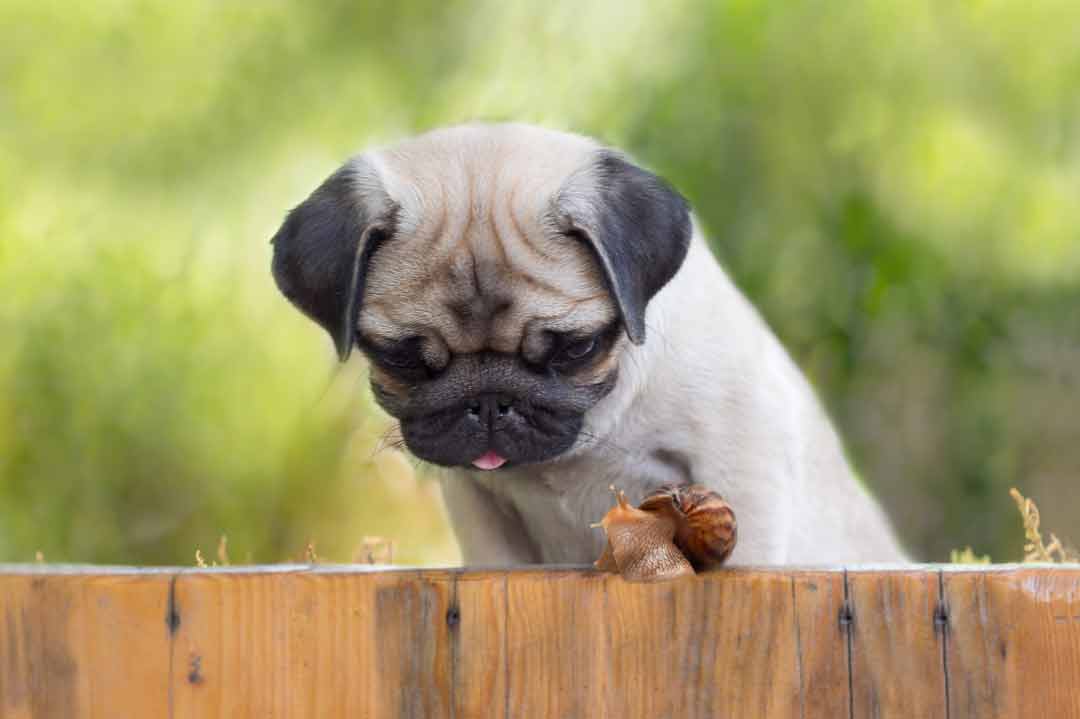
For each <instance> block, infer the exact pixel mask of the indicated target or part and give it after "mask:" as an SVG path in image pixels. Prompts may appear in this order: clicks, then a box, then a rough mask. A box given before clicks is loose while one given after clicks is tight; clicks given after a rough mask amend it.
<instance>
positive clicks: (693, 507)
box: [640, 484, 739, 571]
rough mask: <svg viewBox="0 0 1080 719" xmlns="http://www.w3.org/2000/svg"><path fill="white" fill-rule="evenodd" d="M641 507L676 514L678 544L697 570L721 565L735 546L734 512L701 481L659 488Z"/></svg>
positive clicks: (736, 536) (737, 531) (736, 527)
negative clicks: (701, 483)
mask: <svg viewBox="0 0 1080 719" xmlns="http://www.w3.org/2000/svg"><path fill="white" fill-rule="evenodd" d="M640 508H641V509H642V510H644V511H646V512H654V513H656V514H659V515H665V516H670V517H673V518H674V521H675V546H676V547H678V548H679V549H680V550H682V553H683V554H685V555H686V558H687V559H689V560H690V564H691V565H693V567H694V569H696V570H698V571H704V570H707V569H713V568H716V567H719V566H720V565H721V564H723V563H724V562H725V561H727V558H728V557H730V556H731V552H732V550H733V549H735V543H736V542H737V541H738V536H739V527H738V523H737V522H736V520H735V512H734V511H733V510H732V509H731V505H729V504H728V503H727V502H725V501H724V499H723V498H722V497H721V496H720V495H719V494H717V493H716V492H713V491H712V490H710V489H707V488H705V487H703V486H701V485H699V484H695V485H691V486H689V487H674V488H670V487H669V488H663V489H660V490H658V491H656V492H654V493H653V494H651V495H649V496H648V497H646V498H645V501H644V502H642V503H641V505H640Z"/></svg>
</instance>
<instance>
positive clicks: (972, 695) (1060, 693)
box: [944, 568, 1080, 719]
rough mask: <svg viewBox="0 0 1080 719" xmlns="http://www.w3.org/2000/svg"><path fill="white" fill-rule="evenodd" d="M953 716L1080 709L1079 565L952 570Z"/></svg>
mask: <svg viewBox="0 0 1080 719" xmlns="http://www.w3.org/2000/svg"><path fill="white" fill-rule="evenodd" d="M944 585H945V596H946V599H947V601H948V606H949V632H948V647H947V651H946V657H947V660H948V669H949V689H950V691H949V699H950V708H951V709H952V716H953V717H954V718H959V717H963V718H966V717H986V718H988V719H989V718H991V717H1020V716H1024V717H1027V716H1039V717H1047V718H1049V717H1080V572H1077V571H1068V570H1058V569H1046V568H1043V569H1024V570H1020V571H1012V572H1001V571H988V572H946V573H945V575H944Z"/></svg>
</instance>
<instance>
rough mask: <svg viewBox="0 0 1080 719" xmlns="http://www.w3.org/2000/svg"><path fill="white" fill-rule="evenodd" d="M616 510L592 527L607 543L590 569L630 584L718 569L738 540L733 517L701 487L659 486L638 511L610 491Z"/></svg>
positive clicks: (726, 505) (621, 495)
mask: <svg viewBox="0 0 1080 719" xmlns="http://www.w3.org/2000/svg"><path fill="white" fill-rule="evenodd" d="M611 490H612V492H614V493H615V499H616V506H615V507H613V508H612V509H611V510H609V511H608V513H607V514H606V515H604V518H603V519H602V520H601V521H600V522H599V523H598V524H595V525H593V526H599V527H603V529H604V531H605V532H606V533H607V539H608V541H607V544H606V545H605V547H604V552H603V554H601V555H600V558H599V559H598V560H597V561H596V562H595V566H596V567H597V568H598V569H600V570H603V571H610V572H619V573H620V574H621V575H622V576H623V577H624V578H625V579H628V580H631V581H657V580H663V579H673V578H675V577H679V576H684V575H687V574H693V573H694V572H695V570H696V571H705V570H708V569H713V568H715V567H718V566H720V565H721V564H723V563H724V561H726V560H727V558H728V557H729V556H731V551H732V550H733V549H734V548H735V542H736V540H737V537H738V526H737V524H736V521H735V513H734V511H733V510H732V509H731V507H730V505H728V503H727V502H725V501H724V500H723V498H721V497H720V495H718V494H717V493H715V492H713V491H711V490H709V489H706V488H705V487H702V486H700V485H693V486H689V487H672V488H663V489H660V490H657V491H656V492H653V493H652V494H650V495H649V496H648V497H646V498H645V501H643V502H642V503H641V504H640V505H639V506H638V507H637V508H634V507H632V506H631V505H630V503H629V501H627V499H626V495H625V494H623V493H622V492H621V491H618V490H616V489H615V488H614V487H612V488H611Z"/></svg>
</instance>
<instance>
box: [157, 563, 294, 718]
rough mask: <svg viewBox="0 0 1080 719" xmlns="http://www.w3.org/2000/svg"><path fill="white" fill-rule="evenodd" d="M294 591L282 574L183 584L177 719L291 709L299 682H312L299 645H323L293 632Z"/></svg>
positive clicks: (178, 610) (176, 649)
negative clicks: (298, 660) (297, 655)
mask: <svg viewBox="0 0 1080 719" xmlns="http://www.w3.org/2000/svg"><path fill="white" fill-rule="evenodd" d="M292 586H293V578H292V577H291V576H289V575H288V574H285V573H281V572H279V573H270V572H262V573H251V572H243V571H236V572H233V571H211V572H199V571H191V572H185V573H183V574H181V575H180V576H179V577H178V578H177V581H176V589H175V604H174V611H175V615H176V622H177V631H176V636H175V638H174V642H173V646H172V674H171V677H170V687H171V692H172V701H173V714H172V716H176V717H195V716H229V717H233V716H235V717H249V716H282V715H284V714H285V711H286V709H288V708H291V707H290V706H289V705H290V699H291V696H290V687H291V686H293V684H292V682H293V681H296V680H300V679H306V678H308V675H307V674H305V673H304V672H302V671H300V669H301V668H300V667H298V666H294V665H293V664H292V663H291V662H290V659H292V658H293V657H292V653H293V651H294V650H296V649H299V650H303V649H305V648H307V646H308V645H307V644H306V643H304V642H302V641H298V639H310V640H314V639H315V638H314V637H305V636H304V635H303V634H296V633H293V632H292V631H291V629H292V625H293V624H294V623H295V618H294V616H293V614H292V610H293V608H294V607H293V604H294V603H293V602H291V601H290V600H291V597H290V589H291V588H292ZM296 604H302V603H301V602H296Z"/></svg>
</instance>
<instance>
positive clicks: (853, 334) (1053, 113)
mask: <svg viewBox="0 0 1080 719" xmlns="http://www.w3.org/2000/svg"><path fill="white" fill-rule="evenodd" d="M0 23H2V24H3V25H4V26H5V27H8V28H16V29H17V31H15V32H10V33H8V36H7V38H6V41H5V43H4V44H3V45H2V46H0V288H2V291H3V301H2V302H0V332H2V334H0V337H2V338H3V339H2V340H0V559H3V560H25V559H29V558H31V557H32V556H33V553H34V551H35V550H38V549H40V550H42V551H43V552H44V553H45V556H46V558H47V559H50V560H75V561H96V562H125V563H130V562H142V563H190V562H192V561H193V555H194V549H195V547H197V546H201V547H202V548H203V551H204V553H208V552H209V550H210V549H211V548H212V547H213V546H215V544H216V542H217V537H218V535H219V534H220V533H227V534H228V535H229V538H230V542H229V547H230V551H231V553H232V557H233V560H234V561H242V560H244V559H246V558H251V559H254V560H257V561H274V560H280V559H285V558H288V557H290V556H298V555H300V554H301V553H302V552H303V548H304V546H305V545H306V543H307V542H308V541H309V540H312V539H313V540H315V542H316V544H317V547H318V550H319V555H320V556H323V557H327V558H330V559H339V560H341V559H349V558H350V556H351V553H352V552H353V551H354V549H355V548H356V547H358V546H359V545H360V544H361V543H362V538H363V536H364V535H387V536H392V537H395V538H396V539H397V540H398V551H397V555H396V556H397V558H398V559H400V560H402V561H408V562H443V561H454V560H455V558H456V550H455V549H454V547H453V543H452V539H451V537H450V535H449V533H448V531H447V530H446V528H445V526H444V525H443V521H442V518H441V514H440V510H439V505H438V502H437V491H436V488H435V486H434V483H433V482H431V481H430V480H429V479H427V478H426V477H425V476H424V475H419V476H417V475H416V474H415V473H414V472H413V471H412V469H411V468H410V466H409V465H408V464H407V463H406V461H405V460H404V459H403V458H402V457H401V456H400V455H396V454H394V453H393V452H392V451H390V452H377V451H375V450H376V449H377V447H378V446H379V445H380V442H381V435H382V433H383V432H384V431H385V429H386V427H387V422H386V420H385V418H384V417H382V416H381V415H380V414H379V413H378V412H377V411H376V410H375V409H374V408H373V406H372V404H371V400H370V396H369V394H368V392H367V389H366V382H365V379H364V368H363V367H362V366H361V363H360V362H359V361H358V360H352V361H351V362H350V363H349V364H348V365H346V366H345V367H344V368H339V367H337V366H336V363H335V361H334V358H333V355H332V351H331V347H330V344H329V342H328V340H327V339H326V338H325V337H324V336H323V334H322V332H321V330H319V329H318V328H316V327H315V326H314V325H312V324H311V323H309V322H308V321H307V320H305V319H304V318H303V317H301V316H300V315H299V313H297V312H295V311H294V310H292V309H291V308H290V307H289V306H288V305H287V304H286V303H285V301H284V300H283V299H282V298H281V297H280V296H279V295H278V294H277V292H276V290H275V289H274V288H273V285H272V282H271V280H270V277H269V273H268V263H269V247H268V245H267V240H268V238H269V237H270V236H271V235H272V234H273V232H274V230H275V229H276V227H277V225H278V223H279V222H280V220H281V218H282V217H283V215H284V212H285V211H286V210H287V209H288V208H289V207H291V206H292V205H294V204H295V203H296V202H298V201H299V200H301V199H302V198H303V197H304V196H305V195H306V193H307V192H308V191H309V190H310V189H311V188H312V187H314V186H315V184H317V183H318V182H319V181H320V180H321V179H322V178H323V177H324V176H325V175H326V174H328V173H329V172H330V171H331V170H332V169H333V168H334V167H335V166H336V165H337V163H339V162H340V161H341V160H342V159H343V158H344V157H346V156H347V155H348V154H351V153H352V152H354V151H356V150H359V149H362V148H363V147H365V146H367V145H369V144H371V143H375V142H382V141H386V140H391V139H393V138H396V137H398V136H400V135H403V134H407V133H412V132H415V131H419V130H423V129H427V128H430V127H433V126H436V125H441V124H447V123H451V122H457V121H463V120H469V119H496V120H497V119H515V120H523V121H531V122H539V123H542V124H547V125H552V126H555V127H562V128H567V129H572V130H577V131H582V132H586V133H589V134H594V135H597V136H599V137H601V138H603V139H605V140H607V141H609V142H612V143H614V144H618V145H621V146H624V147H626V148H627V149H629V150H630V151H632V152H633V153H634V154H636V155H637V156H638V157H639V158H640V159H642V160H643V161H644V162H645V163H646V164H649V165H651V166H653V167H654V168H655V169H657V170H658V171H660V172H661V173H663V174H665V175H666V176H668V177H669V178H670V179H671V180H672V181H673V182H674V183H675V184H676V185H677V186H679V187H680V188H681V189H683V191H684V192H685V193H686V194H687V195H688V197H689V198H690V199H691V201H692V203H693V204H694V206H695V209H696V211H697V213H698V216H699V218H700V219H701V220H702V222H703V224H704V226H705V227H706V228H707V230H708V231H709V232H710V235H711V237H712V239H713V240H714V244H715V247H716V250H717V253H718V255H719V256H720V257H721V259H722V260H723V261H724V263H725V264H726V266H727V267H728V268H729V269H730V271H731V273H732V274H733V276H734V277H735V279H736V280H737V282H738V283H739V284H740V285H741V286H742V287H743V288H744V289H745V290H746V291H747V292H748V293H749V295H750V296H751V297H752V298H753V299H754V300H755V302H757V303H758V305H759V306H760V307H761V308H762V311H763V313H764V314H765V316H766V317H767V319H768V320H769V321H770V323H771V324H772V325H773V326H774V327H775V328H776V329H777V332H778V333H779V335H780V336H781V338H782V339H783V340H784V341H785V343H786V344H787V345H788V347H789V348H790V349H791V350H792V352H793V353H794V355H795V356H796V358H797V359H798V360H799V362H800V363H801V364H802V366H803V367H804V368H805V369H806V370H807V372H808V373H809V374H810V376H811V378H812V379H813V381H814V382H815V384H816V385H817V387H818V388H819V391H820V392H821V394H822V396H823V397H824V399H825V401H826V403H827V404H828V406H829V408H830V410H831V412H832V414H833V416H834V417H835V418H836V420H837V423H838V424H839V425H840V428H841V430H842V432H843V434H844V436H845V438H846V440H847V443H848V446H849V449H850V451H851V453H852V455H853V458H854V459H855V461H856V463H857V465H858V466H859V468H860V471H861V474H862V475H863V476H864V478H865V480H866V481H867V483H868V484H869V485H871V486H872V487H873V488H874V490H875V491H876V492H877V493H878V494H879V496H881V497H882V499H883V500H884V501H885V502H886V504H887V506H888V507H889V509H890V512H891V514H892V515H893V516H894V517H895V518H896V519H897V522H898V524H899V526H900V527H901V530H902V533H903V534H904V536H905V538H906V540H907V541H908V543H909V544H910V545H911V546H912V547H913V548H915V549H916V550H917V552H918V553H919V554H920V555H921V556H923V557H925V558H928V559H936V560H944V559H946V558H947V557H948V550H949V549H950V548H953V547H958V546H966V545H970V546H972V547H974V548H975V550H976V551H978V552H980V553H989V554H991V555H992V556H993V557H994V558H995V559H1002V560H1004V559H1018V558H1019V556H1020V554H1021V545H1022V529H1021V527H1020V524H1019V523H1018V522H1017V521H1016V520H1015V518H1014V512H1015V510H1014V509H1013V508H1012V502H1011V500H1010V499H1009V497H1008V495H1007V489H1008V487H1009V486H1011V485H1013V484H1015V485H1017V486H1019V487H1021V489H1023V490H1024V491H1025V493H1026V494H1030V495H1032V496H1034V497H1035V498H1036V499H1037V500H1038V501H1039V504H1040V506H1041V507H1042V509H1043V515H1044V520H1045V522H1046V523H1047V525H1049V526H1055V527H1060V528H1062V532H1063V533H1064V534H1066V535H1068V534H1069V531H1068V529H1067V528H1068V527H1070V526H1076V518H1077V517H1080V494H1077V493H1076V492H1075V491H1073V486H1074V485H1075V483H1076V482H1077V480H1078V475H1080V421H1078V420H1080V410H1078V409H1077V407H1078V406H1080V401H1078V400H1080V312H1077V310H1076V307H1077V306H1078V302H1080V241H1078V240H1080V238H1078V232H1080V231H1078V229H1077V228H1078V227H1080V222H1078V220H1080V204H1078V203H1077V198H1078V197H1080V44H1078V43H1077V42H1076V37H1075V29H1076V27H1078V26H1080V6H1078V5H1077V4H1076V3H1073V2H1066V1H1057V0H1042V1H1040V2H1028V3H1019V2H1003V1H999V2H994V1H992V0H955V1H953V2H945V3H940V2H908V1H906V0H876V1H874V2H868V3H854V4H853V3H828V2H809V1H807V2H778V1H777V2H755V1H754V0H730V1H727V2H721V1H716V2H697V1H691V0H674V1H672V2H668V3H662V4H661V3H645V2H633V1H630V2H613V1H611V2H606V3H597V4H587V5H583V4H580V3H573V2H561V1H560V2H553V3H548V4H546V5H545V6H543V7H541V6H540V5H524V4H516V3H498V2H494V1H492V0H488V1H484V0H474V1H472V2H463V1H460V0H451V1H450V2H444V3H440V4H429V3H419V2H415V1H405V2H394V3H390V2H373V3H346V2H327V3H299V2H285V1H281V2H268V3H258V4H255V3H251V4H223V3H218V2H209V1H194V2H190V3H164V2H129V1H127V0H108V1H106V2H99V3H92V4H83V5H70V4H61V3H54V2H29V1H28V0H5V2H3V3H0Z"/></svg>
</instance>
